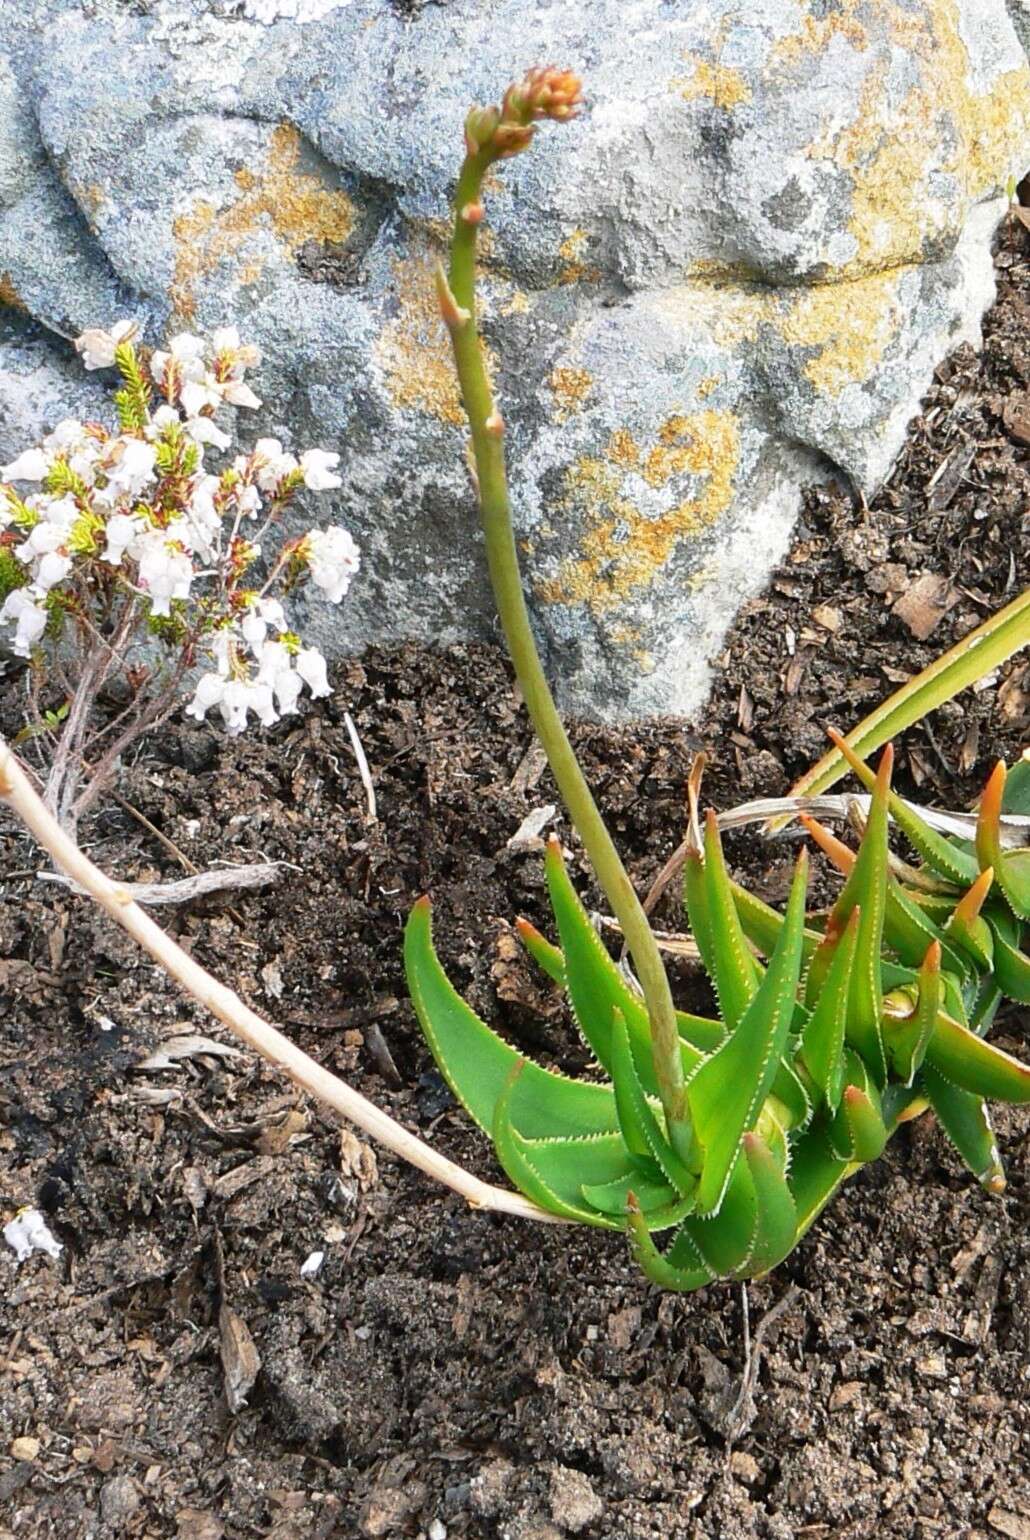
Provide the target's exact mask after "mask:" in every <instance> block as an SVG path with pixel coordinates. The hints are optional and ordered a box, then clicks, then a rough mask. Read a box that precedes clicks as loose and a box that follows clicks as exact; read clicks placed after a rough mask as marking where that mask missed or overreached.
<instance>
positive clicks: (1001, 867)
mask: <svg viewBox="0 0 1030 1540" xmlns="http://www.w3.org/2000/svg"><path fill="white" fill-rule="evenodd" d="M1005 782H1006V771H1005V765H1004V763H1003V762H1002V761H1001V760H999V761H998V763H997V764H996V765H995V767H994V769H993V771H992V772H991V775H990V776H989V778H988V781H987V785H986V786H985V787H984V792H983V796H982V797H981V798H980V815H979V818H978V819H977V824H976V854H977V857H978V859H979V861H980V866H981V868H982V869H983V870H986V869H987V867H989V866H990V867H993V868H994V879H995V881H996V882H997V884H998V887H999V888H1000V889H1001V891H1002V893H1003V894H1004V895H1005V898H1006V900H1007V902H1008V905H1009V908H1010V909H1011V910H1012V912H1013V914H1015V915H1017V916H1018V917H1019V919H1021V920H1030V850H1004V849H1003V848H1002V843H1001V808H1002V803H1003V801H1004V798H1005Z"/></svg>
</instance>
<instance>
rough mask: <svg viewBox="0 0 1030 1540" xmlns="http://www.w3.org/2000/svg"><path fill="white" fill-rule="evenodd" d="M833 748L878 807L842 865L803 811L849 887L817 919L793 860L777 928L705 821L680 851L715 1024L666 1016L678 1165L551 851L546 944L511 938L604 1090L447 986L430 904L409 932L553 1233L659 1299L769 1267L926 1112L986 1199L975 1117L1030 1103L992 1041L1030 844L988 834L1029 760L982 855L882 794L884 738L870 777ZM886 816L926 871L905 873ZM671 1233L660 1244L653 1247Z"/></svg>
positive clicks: (1017, 937) (632, 1034)
mask: <svg viewBox="0 0 1030 1540" xmlns="http://www.w3.org/2000/svg"><path fill="white" fill-rule="evenodd" d="M837 741H838V743H839V744H842V743H843V740H840V739H838V740H837ZM843 752H844V753H845V754H846V756H847V758H848V760H849V763H851V765H852V768H853V769H854V770H855V772H856V774H858V775H859V777H860V779H861V780H862V781H863V782H864V783H865V784H866V785H867V786H868V787H869V788H870V790H871V791H872V797H871V802H870V808H869V815H868V819H867V822H866V826H865V830H864V833H863V836H862V839H861V842H860V844H859V847H858V850H857V851H852V850H851V849H850V848H849V847H848V846H846V845H845V844H843V843H842V842H841V841H839V840H838V839H836V838H835V837H834V836H833V835H832V834H830V833H829V831H828V830H826V829H824V828H823V827H822V826H821V825H819V824H817V823H816V822H815V820H814V819H810V818H807V817H806V819H805V823H806V826H807V827H808V829H809V831H810V833H811V834H812V836H813V837H814V839H815V840H816V842H817V844H818V845H819V846H820V847H821V848H822V849H823V850H824V852H825V853H826V854H827V855H828V856H829V858H830V860H831V861H832V862H833V863H834V864H835V865H836V866H837V867H839V869H840V870H841V871H842V872H843V873H844V874H845V882H844V886H843V887H842V889H841V892H840V895H839V897H838V899H837V901H836V903H835V904H834V905H833V907H832V908H831V909H830V910H829V912H828V913H825V914H810V915H807V916H806V911H805V891H806V882H807V857H806V854H805V852H802V854H801V856H800V857H799V860H798V863H797V868H796V871H795V875H794V881H793V884H792V888H791V893H790V898H789V901H788V903H787V906H786V910H785V913H784V914H783V915H780V914H779V913H777V912H776V911H775V910H774V909H771V908H769V907H768V906H767V905H765V904H763V903H761V902H760V901H759V900H757V899H756V898H754V897H753V896H751V895H749V894H748V893H747V892H745V891H744V890H743V889H742V888H741V887H739V886H738V885H736V884H735V883H734V882H732V881H731V879H730V877H729V874H728V872H727V869H726V863H725V860H724V857H723V852H722V845H721V839H720V835H719V830H718V825H717V822H716V820H715V817H714V815H712V814H709V816H708V818H707V821H706V824H705V828H704V833H703V835H702V836H699V837H698V838H697V839H696V840H695V841H694V842H693V844H692V847H691V849H690V851H689V854H688V858H687V866H686V875H685V883H684V888H685V895H684V896H685V901H686V908H687V914H688V919H689V923H690V926H691V929H692V931H693V933H694V937H695V939H696V941H697V943H698V947H699V950H700V953H701V957H702V961H703V964H704V967H705V970H706V972H707V973H708V976H709V978H710V979H711V981H712V984H713V986H714V989H715V993H716V996H717V999H718V1002H719V1016H718V1017H717V1018H708V1017H702V1016H694V1015H689V1014H686V1013H684V1012H677V1016H676V1026H677V1033H678V1038H679V1055H680V1060H681V1064H682V1072H683V1081H684V1086H685V1091H686V1105H687V1110H688V1116H689V1119H690V1127H691V1132H692V1142H691V1148H690V1150H689V1152H688V1154H687V1156H686V1158H684V1157H683V1156H681V1154H680V1153H679V1152H678V1151H677V1150H676V1148H675V1147H674V1145H673V1143H672V1141H671V1140H670V1138H669V1132H668V1124H667V1122H666V1120H665V1118H664V1115H663V1111H662V1106H661V1102H660V1099H659V1097H658V1094H657V1093H658V1080H657V1075H656V1072H655V1064H654V1053H653V1039H652V1034H651V1031H650V1023H649V1019H648V1014H647V1008H646V1005H645V1003H644V1001H643V999H642V997H641V996H640V995H639V994H638V993H637V992H636V991H635V990H634V989H633V988H632V987H631V985H630V984H629V983H628V982H627V980H626V978H625V977H624V975H623V974H622V972H621V971H620V970H619V968H618V967H617V966H616V964H615V962H614V961H613V959H612V958H611V957H610V956H609V954H608V952H607V951H606V949H605V948H604V946H603V945H602V943H601V941H600V939H599V938H598V935H597V933H596V931H595V930H594V928H593V926H592V924H591V922H590V919H589V917H588V915H587V912H586V910H585V909H584V907H583V905H582V904H581V902H580V901H579V899H578V897H577V895H576V892H575V890H574V888H573V885H572V883H571V881H570V879H569V876H568V873H567V871H566V869H565V865H564V862H563V860H562V854H561V846H560V844H559V842H558V840H557V839H552V840H551V842H550V844H549V846H548V849H547V854H546V858H545V863H546V872H547V887H548V893H549V896H550V902H551V907H552V909H553V911H554V919H555V925H556V928H557V934H558V942H559V944H558V945H554V944H552V943H551V942H550V941H548V940H546V939H545V938H544V936H543V935H541V933H540V932H539V931H537V930H536V929H535V928H534V927H533V926H532V925H530V924H529V923H528V922H526V921H524V920H520V921H519V922H518V931H519V934H520V936H521V938H522V941H523V943H524V945H525V947H526V950H527V952H528V953H529V955H530V956H531V957H532V958H533V960H534V962H535V963H537V964H538V965H539V966H540V967H541V968H542V969H543V970H544V972H545V973H546V974H548V975H549V976H550V977H551V978H552V979H553V980H554V981H555V982H556V983H558V984H560V985H561V987H562V988H563V989H564V991H565V993H566V996H567V998H568V1002H569V1005H570V1008H571V1011H572V1014H573V1017H574V1019H575V1022H576V1025H577V1027H578V1028H579V1031H580V1032H581V1033H582V1036H583V1038H584V1040H585V1042H586V1043H587V1045H588V1047H589V1048H590V1050H591V1052H592V1053H593V1055H594V1056H595V1058H596V1060H597V1063H598V1065H599V1066H600V1068H601V1069H602V1070H603V1071H604V1074H605V1076H606V1077H607V1078H606V1079H604V1080H591V1081H585V1080H573V1079H570V1078H567V1077H565V1076H563V1075H560V1074H557V1073H555V1072H554V1071H551V1070H546V1069H543V1068H541V1067H540V1066H539V1065H536V1064H534V1063H532V1062H531V1061H529V1060H527V1059H525V1058H524V1057H523V1056H522V1055H520V1054H519V1053H518V1052H517V1050H516V1049H515V1048H513V1047H512V1046H510V1045H509V1044H508V1043H506V1042H505V1041H504V1040H503V1039H502V1038H501V1037H500V1036H499V1035H498V1034H497V1033H496V1032H494V1031H493V1030H492V1028H490V1027H489V1026H488V1025H487V1024H486V1023H485V1022H483V1021H482V1020H480V1019H479V1017H478V1016H476V1015H475V1013H474V1012H473V1011H472V1010H471V1009H470V1007H469V1006H468V1005H467V1004H466V1003H465V1002H464V1001H463V1000H462V999H461V997H460V995H459V994H458V993H457V992H456V990H455V989H454V988H453V986H452V985H451V984H450V982H449V980H448V979H447V977H446V974H445V973H444V971H443V969H442V967H441V965H440V962H439V959H438V958H437V956H436V953H435V951H434V948H433V942H432V935H431V927H430V905H429V901H428V899H422V900H420V902H419V903H418V904H417V905H416V906H415V909H414V911H413V913H412V915H411V918H410V920H409V922H408V927H407V933H406V938H405V961H406V966H407V972H408V979H409V984H410V988H411V994H412V999H413V1001H414V1004H415V1009H416V1012H417V1014H418V1018H419V1021H420V1023H421V1025H422V1029H423V1031H424V1032H425V1035H426V1039H427V1041H428V1043H429V1046H430V1048H431V1050H432V1052H433V1055H434V1057H435V1058H436V1061H437V1063H438V1065H439V1067H440V1070H441V1072H442V1073H443V1075H444V1077H445V1079H446V1080H447V1082H448V1084H449V1085H450V1087H451V1089H452V1091H453V1092H454V1094H455V1096H456V1097H457V1098H458V1100H459V1101H460V1102H461V1104H462V1105H463V1107H464V1108H465V1109H466V1111H467V1112H468V1113H469V1114H470V1116H471V1117H472V1118H473V1119H474V1120H475V1121H476V1122H477V1123H478V1124H479V1126H480V1127H481V1128H482V1129H483V1130H484V1132H486V1133H487V1134H489V1135H490V1136H491V1138H492V1139H493V1141H494V1147H495V1149H496V1152H497V1156H498V1159H499V1161H500V1163H501V1165H502V1166H503V1167H504V1170H505V1171H506V1173H507V1175H508V1177H509V1178H510V1179H511V1181H512V1182H514V1184H515V1185H516V1187H518V1188H519V1189H520V1190H521V1191H522V1192H523V1193H524V1194H525V1195H526V1196H527V1197H530V1198H532V1199H533V1201H534V1202H536V1203H537V1204H538V1205H539V1206H540V1207H541V1208H544V1209H547V1210H548V1211H549V1212H551V1213H553V1214H556V1215H558V1216H560V1217H562V1218H564V1219H567V1220H570V1221H574V1222H576V1223H579V1224H587V1225H596V1226H598V1227H601V1228H607V1229H621V1230H627V1231H628V1232H629V1236H630V1242H631V1245H632V1249H633V1253H634V1255H635V1256H636V1258H637V1260H638V1261H639V1263H640V1265H641V1266H642V1267H643V1269H644V1271H645V1272H646V1273H647V1275H648V1277H650V1278H651V1279H652V1280H653V1281H654V1282H656V1283H658V1284H660V1285H662V1286H663V1287H665V1288H671V1289H682V1290H689V1289H696V1288H700V1287H701V1286H702V1285H704V1284H706V1283H710V1282H712V1281H713V1280H715V1279H719V1278H749V1277H754V1276H756V1275H757V1274H760V1273H764V1272H767V1271H768V1270H769V1269H770V1268H772V1267H774V1266H776V1264H777V1263H778V1262H780V1261H782V1260H783V1258H784V1257H785V1256H786V1255H787V1254H788V1253H789V1252H790V1251H791V1250H792V1249H793V1248H794V1246H795V1245H796V1244H797V1242H798V1241H799V1240H800V1238H801V1237H802V1236H803V1235H804V1233H805V1231H806V1230H807V1229H808V1227H809V1225H810V1224H811V1223H812V1221H813V1220H814V1219H815V1217H816V1216H817V1214H818V1213H819V1212H820V1210H821V1209H822V1208H823V1206H824V1205H825V1204H826V1202H827V1201H828V1200H829V1199H830V1198H831V1197H832V1195H833V1194H834V1192H835V1191H836V1190H837V1188H838V1187H840V1186H841V1184H842V1183H843V1182H844V1181H846V1180H847V1178H848V1177H849V1176H851V1175H852V1174H853V1173H854V1172H855V1171H857V1170H858V1168H859V1167H860V1166H861V1165H863V1164H865V1163H867V1162H868V1161H872V1160H875V1159H876V1158H877V1157H878V1156H879V1155H880V1154H881V1153H882V1151H883V1149H884V1146H885V1145H886V1143H887V1141H888V1139H889V1138H890V1136H891V1134H893V1133H894V1132H895V1130H896V1129H897V1128H898V1127H899V1126H900V1125H901V1124H902V1123H903V1122H906V1121H907V1120H909V1119H910V1118H913V1117H916V1116H918V1115H919V1114H920V1113H921V1112H924V1111H926V1110H927V1109H928V1108H932V1109H933V1111H934V1112H935V1113H936V1115H937V1118H938V1119H939V1121H940V1124H941V1126H942V1128H943V1129H944V1131H945V1133H946V1134H947V1136H948V1137H949V1139H950V1140H951V1142H952V1143H953V1144H954V1146H955V1147H956V1149H957V1150H958V1152H959V1154H960V1156H961V1157H962V1159H963V1160H964V1161H965V1163H966V1164H967V1166H968V1167H969V1168H970V1170H971V1171H972V1172H973V1174H974V1175H975V1176H976V1178H977V1180H978V1181H979V1182H981V1183H982V1184H983V1185H984V1186H985V1187H986V1188H987V1189H988V1191H990V1192H994V1193H998V1192H1001V1191H1002V1190H1003V1188H1004V1185H1005V1179H1004V1173H1003V1170H1002V1165H1001V1160H1000V1157H999V1154H998V1149H997V1145H996V1142H995V1138H994V1134H993V1132H992V1129H991V1124H990V1119H989V1116H988V1113H987V1108H986V1105H985V1103H986V1101H987V1100H993V1101H1004V1102H1011V1103H1025V1102H1030V1067H1028V1066H1027V1065H1025V1064H1022V1063H1020V1062H1019V1061H1018V1060H1017V1059H1015V1058H1013V1057H1012V1056H1011V1055H1010V1054H1008V1053H1006V1052H1005V1051H1004V1050H1003V1049H1001V1048H999V1047H997V1046H996V1045H994V1044H992V1043H990V1042H988V1041H987V1039H986V1036H985V1034H986V1032H987V1029H988V1027H989V1026H990V1024H991V1021H992V1020H993V1017H994V1014H995V1011H996V1010H997V1007H998V1004H999V1002H1000V1001H1001V999H1002V998H1003V997H1004V996H1007V997H1009V998H1010V999H1013V1000H1017V1001H1021V1002H1023V1003H1030V957H1028V956H1027V955H1026V953H1025V952H1024V951H1023V950H1022V941H1023V934H1024V930H1025V927H1026V925H1027V923H1028V922H1030V850H1027V849H1020V850H1012V849H1003V848H1002V845H1001V834H1000V826H1001V815H1002V812H1003V811H1004V812H1006V813H1017V814H1022V815H1024V816H1025V815H1027V814H1028V813H1030V763H1028V762H1026V761H1023V762H1022V763H1021V764H1019V765H1018V766H1017V767H1016V769H1015V770H1014V771H1013V772H1012V773H1011V774H1010V775H1009V777H1008V781H1007V783H1006V774H1005V767H1004V766H1003V765H999V766H998V768H997V769H996V770H995V772H994V773H993V775H992V776H991V778H990V780H989V782H988V784H987V788H986V790H985V792H984V795H983V798H982V801H981V806H980V817H979V821H978V825H977V833H976V840H975V843H964V842H962V841H959V840H955V839H948V838H945V837H944V836H942V835H940V834H938V833H937V832H936V831H935V830H934V829H932V828H931V826H930V825H929V824H928V823H926V822H925V821H924V820H923V819H922V818H921V817H920V816H919V814H918V813H916V812H914V811H913V809H912V808H911V807H910V806H909V805H908V804H906V803H905V802H902V801H901V799H900V798H898V797H896V796H895V795H894V793H893V792H892V790H891V784H890V782H891V766H892V762H893V753H892V750H891V748H890V747H889V746H888V748H887V749H886V750H885V752H884V754H883V756H882V758H881V761H880V765H879V771H878V773H877V774H876V775H873V774H872V772H871V771H870V770H868V769H867V767H866V766H865V765H864V764H863V762H862V761H861V760H859V759H857V758H856V757H855V756H854V755H853V754H852V752H851V750H850V749H849V748H848V747H847V745H844V746H843ZM891 820H894V821H895V822H896V823H897V825H898V827H899V828H900V829H901V830H902V831H903V833H904V834H905V836H906V838H907V839H908V841H909V842H910V843H911V845H912V846H913V847H914V849H915V851H916V852H917V853H918V855H919V856H920V857H921V864H920V866H919V867H918V868H915V869H913V868H908V867H905V866H903V865H902V866H901V868H900V869H901V871H902V874H903V875H902V876H901V877H899V876H898V875H896V868H897V867H898V865H899V863H896V862H894V861H892V859H891V856H890V851H889V846H888V829H889V825H890V822H891ZM906 873H910V874H911V880H906V877H905V874H906ZM663 1230H672V1231H673V1232H674V1234H673V1238H672V1242H671V1244H670V1245H669V1246H668V1248H667V1249H666V1250H665V1251H664V1252H661V1251H659V1249H658V1247H657V1245H656V1243H655V1240H654V1234H655V1232H658V1231H663Z"/></svg>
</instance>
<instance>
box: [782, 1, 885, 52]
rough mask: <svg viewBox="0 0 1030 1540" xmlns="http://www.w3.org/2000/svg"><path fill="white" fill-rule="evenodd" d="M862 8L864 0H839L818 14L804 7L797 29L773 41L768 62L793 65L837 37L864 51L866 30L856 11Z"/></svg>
mask: <svg viewBox="0 0 1030 1540" xmlns="http://www.w3.org/2000/svg"><path fill="white" fill-rule="evenodd" d="M888 3H889V0H888ZM864 8H865V7H864V5H863V0H842V3H840V4H838V5H837V7H836V8H835V9H834V10H830V11H826V12H824V13H823V14H820V15H815V14H813V12H812V11H811V10H810V9H807V8H806V12H805V15H804V16H803V17H802V18H801V27H800V30H799V31H797V32H792V33H790V34H789V35H788V36H787V37H782V38H779V39H778V41H777V42H775V43H774V44H773V47H772V49H771V51H770V54H769V62H770V64H771V65H772V66H773V67H774V68H775V66H776V65H792V64H796V63H797V61H798V60H799V59H801V58H803V57H804V55H805V54H820V53H824V52H825V50H826V49H827V48H828V47H829V46H830V43H831V42H832V41H833V39H834V38H836V37H842V38H845V39H846V40H847V42H849V43H850V44H851V46H852V48H855V49H857V50H859V51H864V50H865V49H866V48H868V46H869V33H868V32H867V31H866V28H865V27H864V26H863V25H862V22H861V21H860V20H859V17H858V14H857V13H858V12H859V11H861V10H862V9H864ZM820 10H822V8H820Z"/></svg>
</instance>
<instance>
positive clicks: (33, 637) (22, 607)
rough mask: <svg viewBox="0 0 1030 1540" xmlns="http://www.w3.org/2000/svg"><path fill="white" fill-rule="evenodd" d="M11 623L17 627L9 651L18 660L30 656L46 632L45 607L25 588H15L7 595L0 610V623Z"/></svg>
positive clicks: (36, 596)
mask: <svg viewBox="0 0 1030 1540" xmlns="http://www.w3.org/2000/svg"><path fill="white" fill-rule="evenodd" d="M2 621H6V622H7V623H8V624H9V625H10V624H11V623H12V622H13V623H14V624H16V626H17V631H16V632H15V636H14V640H13V641H12V643H11V649H12V651H13V652H15V653H16V654H17V655H18V657H19V658H27V657H29V656H31V653H32V649H33V647H34V646H35V644H36V642H38V641H39V639H40V637H41V636H42V635H43V632H44V631H45V630H46V623H47V612H46V606H45V605H44V604H43V603H42V602H41V601H40V599H39V596H38V595H36V594H34V593H33V592H32V591H31V590H30V589H27V588H16V589H14V591H13V593H9V594H8V595H7V598H6V599H5V600H4V602H3V607H2V608H0V622H2Z"/></svg>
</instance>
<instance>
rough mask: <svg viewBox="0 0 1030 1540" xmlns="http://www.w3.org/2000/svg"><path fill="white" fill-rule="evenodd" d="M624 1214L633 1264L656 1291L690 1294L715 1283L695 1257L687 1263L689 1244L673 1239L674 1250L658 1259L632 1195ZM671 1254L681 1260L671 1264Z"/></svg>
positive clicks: (705, 1266) (706, 1268)
mask: <svg viewBox="0 0 1030 1540" xmlns="http://www.w3.org/2000/svg"><path fill="white" fill-rule="evenodd" d="M626 1214H627V1219H628V1221H629V1238H630V1250H631V1252H632V1255H633V1260H634V1261H635V1262H636V1264H637V1266H638V1267H639V1268H640V1270H641V1272H642V1273H643V1274H644V1276H645V1277H647V1278H649V1279H650V1280H651V1282H652V1283H654V1284H657V1285H658V1287H659V1288H660V1289H670V1290H672V1291H674V1292H678V1293H681V1294H690V1293H693V1291H694V1290H695V1289H703V1288H704V1286H705V1284H706V1283H713V1282H714V1281H715V1276H716V1275H715V1273H713V1272H712V1270H711V1268H710V1267H708V1266H707V1265H706V1263H705V1262H704V1261H703V1259H702V1258H701V1257H700V1256H697V1255H696V1254H695V1256H694V1258H692V1259H688V1258H689V1252H688V1246H689V1243H687V1242H684V1241H683V1240H682V1237H678V1238H677V1241H676V1244H675V1246H673V1247H671V1248H670V1249H669V1251H668V1252H667V1253H666V1254H665V1256H663V1255H662V1253H661V1252H660V1251H659V1250H658V1248H657V1246H656V1245H655V1243H654V1241H653V1240H652V1239H651V1236H650V1233H649V1231H648V1228H647V1223H646V1220H645V1219H644V1216H643V1214H642V1213H641V1211H640V1207H639V1205H638V1204H637V1203H636V1201H635V1199H634V1195H633V1194H632V1193H630V1194H629V1197H628V1201H627V1208H626ZM674 1254H675V1255H677V1256H679V1257H680V1258H682V1259H683V1260H682V1261H679V1262H676V1261H673V1256H674Z"/></svg>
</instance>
